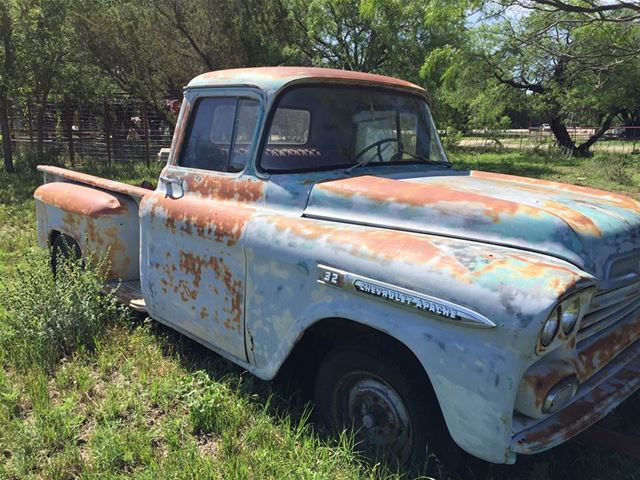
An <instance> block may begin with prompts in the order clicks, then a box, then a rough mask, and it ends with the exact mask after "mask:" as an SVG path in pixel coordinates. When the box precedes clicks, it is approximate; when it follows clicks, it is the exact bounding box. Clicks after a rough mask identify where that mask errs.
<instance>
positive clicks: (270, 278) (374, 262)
mask: <svg viewBox="0 0 640 480" xmlns="http://www.w3.org/2000/svg"><path fill="white" fill-rule="evenodd" d="M246 242H247V243H246V245H247V265H248V270H247V297H246V298H247V310H246V311H247V319H246V325H247V334H248V338H249V344H250V350H251V352H250V358H251V361H252V363H253V364H254V365H255V369H256V373H257V374H258V375H259V376H261V377H263V378H272V377H273V376H274V375H275V374H276V372H277V371H278V369H279V368H280V366H281V365H282V363H283V362H284V360H285V359H286V358H287V356H288V354H289V352H290V351H291V350H292V348H293V347H294V346H295V343H296V342H297V341H298V339H299V338H300V337H301V336H302V334H303V332H304V331H305V330H306V329H307V328H309V327H310V326H311V325H313V324H314V323H315V322H317V321H318V320H320V319H323V318H328V317H340V318H346V319H350V320H353V321H356V322H359V323H362V324H365V325H367V326H369V327H372V328H374V329H377V330H380V331H382V332H385V333H387V334H389V335H390V336H392V337H394V338H396V339H397V340H398V341H400V342H402V343H403V344H405V345H406V346H407V347H408V348H409V349H410V350H411V351H412V352H413V353H414V354H415V355H416V357H417V358H418V359H419V360H420V362H421V363H422V365H423V367H424V369H425V371H426V372H427V374H428V376H429V378H430V380H431V383H432V385H433V387H434V390H435V393H436V396H437V398H438V401H439V403H440V406H441V408H442V412H443V414H444V417H445V420H446V422H447V425H448V427H449V430H450V432H451V435H452V436H453V438H454V440H455V441H456V442H457V443H458V444H459V445H460V446H461V447H462V448H464V449H465V450H467V451H468V452H470V453H472V454H473V455H476V456H478V457H481V458H483V459H485V460H488V461H492V462H497V463H504V462H508V461H511V460H512V458H511V457H510V453H509V450H508V446H509V444H510V439H511V418H512V413H513V406H514V403H515V397H516V393H517V389H518V385H519V382H520V378H521V377H522V375H523V373H524V371H525V370H526V369H527V368H528V366H529V365H531V364H532V363H533V362H534V361H535V360H536V356H535V344H536V339H537V336H538V333H539V331H540V327H541V325H542V322H543V321H544V319H545V318H546V316H547V315H548V313H549V311H550V310H551V309H552V308H553V306H554V305H555V303H556V301H557V299H558V297H559V296H561V295H563V294H564V293H565V292H567V291H569V290H571V289H574V288H577V286H578V285H581V284H582V283H584V282H587V281H590V277H589V276H588V275H587V274H585V273H583V272H581V271H580V270H578V269H577V268H575V267H573V266H571V265H569V264H567V263H566V262H563V261H560V260H555V259H550V258H548V257H545V256H543V255H539V254H533V253H523V252H519V251H515V250H512V249H507V248H502V247H496V246H488V245H483V244H478V243H474V242H469V241H462V240H456V239H448V238H441V237H435V236H431V235H423V234H414V233H407V232H398V231H393V230H384V229H378V228H370V227H364V226H354V225H348V224H339V223H333V222H325V221H318V220H310V219H306V218H299V217H298V218H296V217H287V216H283V215H277V214H269V213H262V214H259V215H257V216H256V217H255V219H254V220H252V222H251V225H250V227H249V230H248V233H247V240H246ZM319 264H320V265H329V266H332V267H335V268H339V269H340V270H344V271H347V272H351V273H354V274H357V275H361V276H364V277H368V278H371V279H375V280H377V281H380V282H385V283H387V284H391V285H395V286H398V287H400V288H403V289H409V290H412V291H416V292H419V293H421V294H427V295H430V296H432V297H436V298H440V299H443V300H446V301H448V302H452V303H454V304H457V305H460V306H462V307H466V308H469V309H471V310H473V311H475V312H477V313H479V314H481V315H482V316H484V317H486V318H488V319H490V320H491V321H492V322H493V323H495V325H496V326H495V328H488V329H477V328H472V327H468V326H464V325H460V324H457V323H456V322H455V321H448V320H446V319H444V318H442V316H438V315H435V314H433V313H430V312H428V311H416V310H415V309H409V308H406V307H404V306H401V305H398V304H396V303H393V302H389V301H387V300H385V299H383V298H376V297H372V296H371V295H363V294H361V293H358V292H357V291H355V290H353V289H347V288H340V287H338V286H332V285H327V284H323V283H320V282H318V277H319V275H320V270H319V268H318V265H319Z"/></svg>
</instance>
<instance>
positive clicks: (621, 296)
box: [578, 280, 640, 342]
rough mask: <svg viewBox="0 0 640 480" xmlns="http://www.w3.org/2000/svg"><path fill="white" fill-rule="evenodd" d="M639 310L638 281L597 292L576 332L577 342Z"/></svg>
mask: <svg viewBox="0 0 640 480" xmlns="http://www.w3.org/2000/svg"><path fill="white" fill-rule="evenodd" d="M639 308H640V280H639V281H635V282H633V283H631V284H629V285H625V286H624V287H620V288H614V289H611V290H606V291H603V292H599V293H598V294H596V296H595V297H594V298H593V300H592V301H591V305H590V306H589V311H588V312H587V314H586V315H585V316H584V318H583V319H582V323H581V324H580V330H578V342H580V341H581V340H584V339H586V338H589V337H591V336H592V335H595V334H596V333H598V332H601V331H602V330H604V329H606V328H608V327H610V326H611V325H613V324H614V323H616V322H618V321H619V320H622V319H623V318H625V317H626V316H627V315H629V314H630V313H632V312H634V311H635V310H638V309H639Z"/></svg>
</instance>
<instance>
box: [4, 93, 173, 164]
mask: <svg viewBox="0 0 640 480" xmlns="http://www.w3.org/2000/svg"><path fill="white" fill-rule="evenodd" d="M165 108H166V111H164V112H158V111H156V110H155V109H151V108H149V107H148V106H146V105H145V104H144V102H141V101H140V100H137V99H135V98H133V97H131V96H128V95H115V96H112V97H109V98H103V99H100V100H99V101H93V102H80V101H77V100H75V99H73V98H70V97H68V96H62V95H53V96H51V97H50V101H49V102H47V104H46V106H45V108H44V112H43V115H42V121H41V122H40V123H41V125H42V128H41V130H42V140H43V150H44V153H45V155H46V156H47V157H48V158H50V157H58V156H65V157H68V158H69V160H70V161H71V164H75V163H77V162H83V161H85V160H89V159H90V160H99V161H105V162H107V163H109V164H111V162H132V161H144V162H145V163H147V164H149V163H150V162H152V161H154V160H155V159H156V158H157V153H158V151H159V150H160V149H161V148H164V147H169V146H170V145H171V138H172V136H173V128H174V127H173V125H172V124H171V122H170V121H169V119H170V118H171V117H172V115H175V112H176V111H177V109H178V108H179V103H178V102H177V101H175V100H174V101H167V102H166V105H165ZM174 118H175V117H174ZM9 125H10V131H11V140H12V143H13V145H14V147H15V148H16V150H17V149H21V148H24V147H28V148H30V149H31V150H32V151H34V149H36V148H37V143H38V132H39V130H40V129H39V128H38V125H39V122H38V111H37V109H36V107H34V106H32V105H29V104H28V105H26V106H24V107H18V106H13V108H11V110H10V114H9Z"/></svg>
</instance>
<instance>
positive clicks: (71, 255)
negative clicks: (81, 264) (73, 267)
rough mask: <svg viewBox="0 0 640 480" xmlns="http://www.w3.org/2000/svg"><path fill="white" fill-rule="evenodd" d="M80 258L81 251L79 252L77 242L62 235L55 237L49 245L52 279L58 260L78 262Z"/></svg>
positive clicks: (56, 269)
mask: <svg viewBox="0 0 640 480" xmlns="http://www.w3.org/2000/svg"><path fill="white" fill-rule="evenodd" d="M81 258H82V250H80V245H78V242H76V241H75V240H74V239H73V238H72V237H70V236H69V235H65V234H63V233H61V234H59V235H57V236H56V238H55V239H54V240H53V242H52V244H51V271H52V272H53V276H54V277H55V276H56V273H57V271H58V261H59V260H60V259H63V260H66V259H73V260H80V259H81Z"/></svg>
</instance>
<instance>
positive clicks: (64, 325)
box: [0, 250, 126, 372]
mask: <svg viewBox="0 0 640 480" xmlns="http://www.w3.org/2000/svg"><path fill="white" fill-rule="evenodd" d="M89 263H91V262H89ZM94 265H95V266H93V267H91V266H88V267H84V266H83V265H82V264H81V262H80V261H75V260H62V261H60V262H59V264H58V273H57V276H56V278H55V279H54V276H53V274H52V272H51V269H50V267H49V255H48V252H46V251H42V250H36V251H30V252H29V253H27V254H26V255H25V257H24V258H23V260H22V261H21V262H20V264H19V265H18V266H17V267H16V275H15V279H13V280H12V281H11V282H9V283H8V285H7V286H5V287H4V288H2V290H0V298H2V301H3V303H4V305H3V307H4V308H3V309H0V349H1V350H0V355H1V356H2V360H3V361H4V362H5V363H11V364H12V365H13V366H14V367H16V368H19V369H25V368H29V367H30V366H32V365H36V366H39V367H41V368H43V369H44V370H45V371H47V372H51V371H52V370H53V369H54V368H55V365H56V364H57V362H58V361H59V360H60V359H61V358H62V357H63V356H65V355H69V354H70V353H72V352H73V351H75V350H76V349H78V348H86V349H91V348H92V347H93V346H94V342H95V339H96V336H97V335H99V334H100V332H101V331H103V329H104V328H105V326H106V325H108V324H110V323H112V322H114V321H116V320H117V319H118V318H121V317H123V316H124V315H125V311H126V310H125V309H124V307H122V306H120V305H119V304H118V303H117V301H116V299H115V297H114V296H113V295H111V294H103V293H102V290H103V287H104V284H105V277H104V275H103V274H102V273H100V272H101V271H104V269H102V268H101V267H102V266H104V261H98V262H94Z"/></svg>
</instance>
